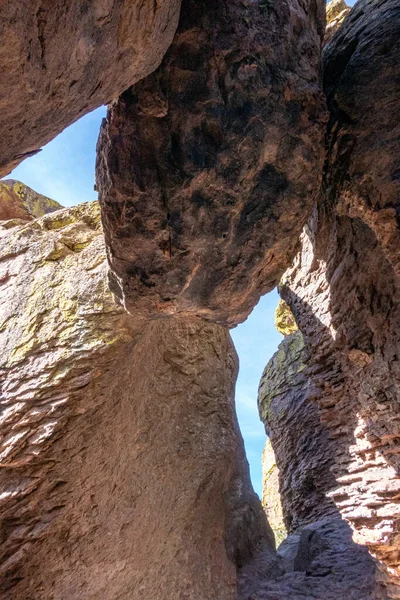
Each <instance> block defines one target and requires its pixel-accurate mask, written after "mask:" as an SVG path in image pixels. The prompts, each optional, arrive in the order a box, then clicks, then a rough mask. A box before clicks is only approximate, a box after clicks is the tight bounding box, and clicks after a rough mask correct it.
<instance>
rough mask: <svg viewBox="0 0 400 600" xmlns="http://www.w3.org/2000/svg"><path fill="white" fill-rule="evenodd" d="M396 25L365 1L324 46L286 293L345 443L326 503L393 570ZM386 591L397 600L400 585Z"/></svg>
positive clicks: (388, 1) (399, 325)
mask: <svg viewBox="0 0 400 600" xmlns="http://www.w3.org/2000/svg"><path fill="white" fill-rule="evenodd" d="M399 17H400V6H399V4H398V2H397V1H395V0H385V1H383V0H382V1H379V2H375V1H372V0H360V1H359V2H358V3H357V5H356V6H355V7H354V8H353V9H352V11H351V13H350V15H349V16H348V18H347V19H346V21H345V23H344V24H343V26H342V27H341V28H340V30H339V31H338V32H337V33H336V34H335V36H334V37H333V38H332V40H331V42H330V43H329V44H328V46H327V47H326V49H325V82H326V91H327V96H328V102H329V108H330V110H331V118H330V122H329V128H328V158H327V164H326V167H325V181H324V190H325V193H326V198H325V199H324V200H322V201H321V202H320V203H319V205H318V207H317V208H316V209H315V212H314V215H313V217H312V219H311V221H310V222H309V224H308V226H307V227H306V228H305V230H304V233H303V235H302V250H301V252H300V254H299V255H298V257H297V258H296V259H295V261H294V264H293V267H292V268H291V269H290V270H289V271H288V272H287V273H286V274H285V276H284V278H283V281H282V285H281V293H282V296H283V297H284V299H285V300H286V301H287V302H288V304H289V305H290V307H291V309H292V311H293V313H294V315H295V318H296V322H297V323H298V325H299V327H300V329H301V330H302V332H303V334H304V335H305V336H306V340H307V344H308V346H309V347H310V350H311V358H310V363H309V371H308V372H309V375H310V377H311V379H312V381H313V384H314V385H315V386H317V387H319V388H320V390H321V393H320V395H319V396H318V398H317V400H318V403H319V406H320V411H321V417H322V420H323V422H324V423H325V425H326V427H327V428H328V429H329V432H330V437H331V438H334V439H335V440H336V443H337V446H338V452H337V453H336V458H335V470H334V473H335V476H336V480H337V487H336V489H335V490H334V491H333V492H332V494H331V497H332V499H333V500H334V501H335V504H336V506H337V507H338V508H339V510H340V512H341V514H342V515H343V517H344V518H345V519H346V520H347V521H348V522H349V523H350V524H351V526H352V528H353V530H354V539H355V540H356V541H358V542H361V543H364V544H366V545H367V546H368V548H369V550H370V552H371V553H372V554H373V555H375V556H376V557H377V558H379V560H380V561H382V563H384V565H386V567H388V568H389V571H391V572H392V573H397V574H400V552H399V533H398V532H399V529H400V500H399V499H400V487H399V469H400V462H399V460H400V459H399V456H400V455H399V451H398V446H399V441H400V427H399V397H400V369H399V360H398V356H399V353H400V337H399V331H400V303H399V301H400V282H399V269H400V254H399V253H400V250H399V248H400V238H399V229H398V220H397V212H398V210H399V206H400V197H399V181H400V179H399V173H400V165H399V155H400V122H399V119H398V115H399V114H400V96H399V93H398V90H399V81H400V80H399V73H400V71H399V64H400V45H399V43H398V41H399V39H400V18H399ZM385 577H386V575H385ZM396 581H397V583H398V580H395V582H396ZM390 594H391V597H398V595H399V588H398V587H397V590H396V589H395V588H393V589H391V590H390Z"/></svg>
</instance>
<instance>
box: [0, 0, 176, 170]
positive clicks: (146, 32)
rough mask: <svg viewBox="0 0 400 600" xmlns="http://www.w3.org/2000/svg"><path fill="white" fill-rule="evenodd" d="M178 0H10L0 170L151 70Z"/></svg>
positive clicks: (0, 17) (4, 21)
mask: <svg viewBox="0 0 400 600" xmlns="http://www.w3.org/2000/svg"><path fill="white" fill-rule="evenodd" d="M179 8H180V2H179V0H163V1H162V2H152V1H151V0H146V1H145V2H142V1H140V0H91V1H90V2H88V1H82V0H69V1H68V2H64V1H63V0H33V1H29V2H26V1H25V0H5V2H2V7H1V14H0V32H1V40H2V45H1V51H0V79H1V81H2V86H1V90H0V115H1V119H0V176H4V175H6V174H7V173H9V172H10V171H11V170H12V169H13V168H14V167H15V166H16V165H17V164H18V163H19V162H21V160H23V159H24V158H26V157H27V156H31V155H32V154H35V153H36V152H38V151H39V149H40V147H41V146H42V145H44V144H46V143H47V142H49V141H50V140H51V139H52V138H54V137H55V136H56V135H57V134H58V133H60V132H61V131H62V130H63V129H64V128H65V127H67V125H70V124H71V123H73V122H74V121H76V120H77V119H79V117H81V116H83V115H84V114H86V113H88V112H90V111H91V110H93V109H94V108H96V107H98V106H101V105H102V104H105V103H108V102H111V100H113V99H115V98H117V97H118V95H119V94H121V93H122V92H123V91H124V90H125V89H126V88H127V87H128V86H130V85H132V83H134V82H135V81H138V80H139V79H141V78H142V77H145V76H146V75H148V74H149V73H151V72H152V71H153V70H154V69H155V68H156V67H157V66H158V65H159V63H160V61H161V59H162V57H163V55H164V53H165V51H166V49H167V48H168V46H169V44H170V43H171V41H172V38H173V35H174V32H175V29H176V25H177V22H178V16H179Z"/></svg>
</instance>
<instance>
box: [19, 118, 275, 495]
mask: <svg viewBox="0 0 400 600" xmlns="http://www.w3.org/2000/svg"><path fill="white" fill-rule="evenodd" d="M104 115H105V108H104V107H102V108H99V109H97V110H95V111H93V112H92V113H90V114H89V115H86V116H85V117H83V118H82V119H80V121H78V122H77V123H74V124H73V125H71V126H70V127H68V128H67V129H65V130H64V131H63V132H62V133H61V134H60V135H59V136H57V138H55V139H54V140H53V141H52V142H50V143H49V144H47V146H45V147H44V148H43V149H42V151H41V152H39V154H37V155H36V156H34V157H32V158H29V159H27V160H25V161H24V162H23V163H21V164H20V165H19V166H18V167H17V168H16V169H15V170H14V171H13V172H12V173H11V175H8V176H7V177H12V178H13V179H17V180H19V181H22V182H23V183H26V184H27V185H29V186H30V187H32V188H33V189H35V190H36V191H38V192H40V193H41V194H45V195H46V196H49V197H50V198H53V199H54V200H57V201H58V202H60V203H61V204H62V205H63V206H72V205H74V204H79V203H80V202H87V201H88V200H95V199H96V198H97V194H96V192H95V191H94V190H93V185H94V165H95V150H96V141H97V136H98V132H99V128H100V123H101V119H102V117H103V116H104ZM278 299H279V298H278V294H277V292H276V291H273V292H271V293H270V294H268V295H267V296H264V297H263V298H261V300H260V302H259V304H258V305H257V306H256V308H255V309H254V311H253V312H252V314H251V315H250V317H249V318H248V319H247V321H246V322H245V323H243V324H242V325H239V326H238V327H237V328H236V329H233V330H232V338H233V341H234V343H235V346H236V350H237V352H238V355H239V360H240V370H239V377H238V382H237V388H236V406H237V412H238V418H239V423H240V427H241V430H242V434H243V437H244V441H245V445H246V452H247V457H248V460H249V463H250V471H251V476H252V481H253V485H254V488H255V490H256V492H257V493H258V494H260V495H261V452H262V449H263V446H264V443H265V439H266V438H265V433H264V427H263V425H262V423H261V422H260V420H259V418H258V411H257V390H258V383H259V381H260V377H261V374H262V371H263V369H264V367H265V365H266V363H267V362H268V360H269V358H270V357H271V356H272V354H273V353H274V352H275V351H276V348H277V346H278V344H279V342H280V340H281V338H282V336H281V335H280V334H279V333H278V332H277V331H276V330H275V328H274V325H273V322H274V311H275V308H276V305H277V303H278Z"/></svg>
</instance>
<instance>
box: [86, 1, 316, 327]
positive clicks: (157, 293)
mask: <svg viewBox="0 0 400 600" xmlns="http://www.w3.org/2000/svg"><path fill="white" fill-rule="evenodd" d="M323 26H324V1H323V0H306V1H305V2H304V1H302V2H299V1H298V0H291V1H290V2H286V1H284V2H274V3H273V2H242V1H241V0H229V1H227V0H218V1H216V2H209V1H208V2H202V3H199V2H196V1H195V0H184V2H183V5H182V10H181V18H180V23H179V27H178V31H177V34H176V36H175V39H174V42H173V44H172V45H171V47H170V49H169V51H168V53H167V54H166V56H165V58H164V60H163V62H162V64H161V66H160V67H159V69H157V71H156V72H155V73H154V74H152V75H151V76H150V77H148V78H147V79H145V80H143V81H141V82H140V83H138V84H136V85H135V86H133V87H132V88H130V89H129V90H128V91H127V92H126V93H125V94H123V95H122V96H121V98H120V99H119V101H118V103H116V104H115V105H113V106H112V107H110V109H109V111H108V115H107V119H106V120H105V122H104V123H103V126H102V129H101V133H100V137H99V142H98V159H97V176H96V177H97V188H98V190H99V198H100V203H101V207H102V218H103V224H104V230H105V237H106V244H107V246H108V249H109V260H110V266H111V286H112V289H113V291H114V293H115V294H116V295H117V296H118V298H119V299H120V301H121V303H122V304H123V305H124V306H125V307H126V309H127V310H128V311H129V312H131V313H132V314H135V315H137V314H141V315H142V316H143V317H147V316H152V315H155V314H169V315H171V314H182V315H196V316H199V317H201V318H204V319H207V320H211V321H216V322H219V323H221V324H224V325H228V326H229V327H231V326H234V325H236V324H237V323H239V322H241V321H243V320H244V319H245V318H246V317H247V316H248V314H249V313H250V311H251V310H252V308H253V307H254V306H255V304H256V303H257V301H258V299H259V297H260V295H261V294H262V293H265V292H267V291H269V290H270V289H272V288H273V287H274V286H275V285H276V284H277V282H278V280H279V278H280V276H281V274H282V272H283V270H284V269H285V268H286V267H287V266H288V264H290V260H291V258H292V256H293V255H294V253H295V250H296V247H297V241H298V235H299V234H300V231H301V227H302V225H303V224H304V222H305V220H306V219H307V217H308V215H309V212H310V209H311V207H312V204H313V201H314V200H315V197H316V193H317V191H319V188H320V177H319V174H320V172H321V167H322V159H323V144H322V141H323V140H322V137H323V131H324V126H325V116H326V115H325V105H324V99H323V97H322V96H321V91H320V45H321V36H322V32H323Z"/></svg>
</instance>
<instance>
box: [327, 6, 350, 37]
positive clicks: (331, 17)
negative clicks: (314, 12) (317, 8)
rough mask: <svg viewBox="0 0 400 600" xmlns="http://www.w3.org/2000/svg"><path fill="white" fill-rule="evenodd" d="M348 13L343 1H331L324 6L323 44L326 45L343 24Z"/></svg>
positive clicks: (347, 7)
mask: <svg viewBox="0 0 400 600" xmlns="http://www.w3.org/2000/svg"><path fill="white" fill-rule="evenodd" d="M349 12H350V7H349V6H347V4H346V2H345V1H344V0H331V2H329V4H327V6H326V30H325V37H324V43H325V44H327V43H328V42H329V40H330V39H331V37H332V36H333V34H334V33H335V31H337V30H338V29H339V27H341V26H342V25H343V23H344V20H345V18H346V17H347V15H348V14H349Z"/></svg>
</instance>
